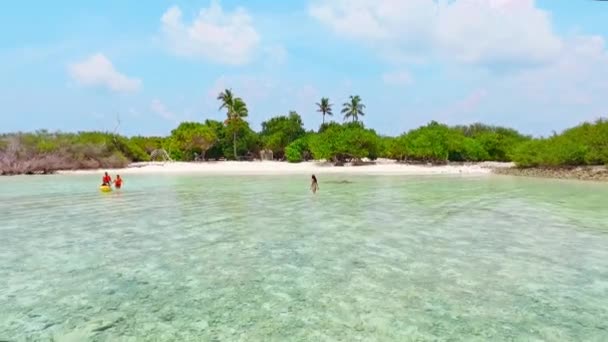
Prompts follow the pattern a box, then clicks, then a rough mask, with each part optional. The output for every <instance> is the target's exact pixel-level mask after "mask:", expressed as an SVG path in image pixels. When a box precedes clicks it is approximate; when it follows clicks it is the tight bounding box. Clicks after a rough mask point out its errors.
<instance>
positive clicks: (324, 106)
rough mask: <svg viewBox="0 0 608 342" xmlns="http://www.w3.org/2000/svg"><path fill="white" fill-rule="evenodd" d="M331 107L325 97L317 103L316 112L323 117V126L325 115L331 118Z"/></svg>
mask: <svg viewBox="0 0 608 342" xmlns="http://www.w3.org/2000/svg"><path fill="white" fill-rule="evenodd" d="M332 106H333V105H332V104H331V103H329V99H328V98H327V97H322V98H321V102H317V107H318V109H317V112H319V113H321V114H322V115H323V125H324V124H325V115H328V116H332V115H334V113H332V109H331V107H332Z"/></svg>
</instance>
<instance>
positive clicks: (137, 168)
mask: <svg viewBox="0 0 608 342" xmlns="http://www.w3.org/2000/svg"><path fill="white" fill-rule="evenodd" d="M511 165H512V164H511V163H494V162H484V163H473V164H451V165H442V166H432V165H411V164H402V163H397V162H395V161H392V160H377V161H376V162H375V164H373V165H362V166H351V165H345V166H333V165H332V164H330V163H325V162H318V161H311V162H303V163H297V164H292V163H287V162H279V161H251V162H247V161H238V162H237V161H217V162H216V161H209V162H146V163H134V164H131V165H129V166H128V167H127V168H123V169H100V170H74V171H60V172H58V173H60V174H92V173H100V172H104V171H108V172H110V173H112V174H115V173H120V174H148V173H152V174H153V173H161V174H162V173H164V174H179V173H184V174H185V173H196V174H234V175H279V174H369V175H434V174H455V175H456V174H464V175H483V174H490V173H492V169H493V168H500V167H510V166H511Z"/></svg>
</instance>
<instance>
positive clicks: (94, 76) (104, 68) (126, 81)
mask: <svg viewBox="0 0 608 342" xmlns="http://www.w3.org/2000/svg"><path fill="white" fill-rule="evenodd" d="M68 71H69V73H70V76H71V77H72V78H73V79H74V80H75V81H77V82H78V83H80V84H82V85H86V86H103V87H106V88H108V89H110V90H112V91H116V92H135V91H137V90H139V89H140V88H141V80H139V79H137V78H130V77H127V76H126V75H124V74H121V73H120V72H118V71H117V70H116V69H115V68H114V65H113V64H112V62H111V61H110V60H109V59H108V58H107V57H106V56H104V55H103V54H101V53H97V54H94V55H92V56H90V57H89V58H87V59H85V60H84V61H82V62H79V63H73V64H71V65H69V66H68Z"/></svg>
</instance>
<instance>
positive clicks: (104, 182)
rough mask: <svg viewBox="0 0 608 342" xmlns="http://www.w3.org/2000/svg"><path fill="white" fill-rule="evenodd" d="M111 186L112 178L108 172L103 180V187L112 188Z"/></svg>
mask: <svg viewBox="0 0 608 342" xmlns="http://www.w3.org/2000/svg"><path fill="white" fill-rule="evenodd" d="M110 184H112V177H110V175H109V174H108V173H107V172H106V173H105V174H104V175H103V177H102V178H101V185H102V186H104V185H106V186H110Z"/></svg>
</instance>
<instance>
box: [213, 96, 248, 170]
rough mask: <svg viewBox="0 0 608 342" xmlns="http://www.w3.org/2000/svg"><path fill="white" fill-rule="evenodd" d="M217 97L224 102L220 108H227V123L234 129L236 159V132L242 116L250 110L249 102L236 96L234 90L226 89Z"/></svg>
mask: <svg viewBox="0 0 608 342" xmlns="http://www.w3.org/2000/svg"><path fill="white" fill-rule="evenodd" d="M217 99H218V100H220V101H221V102H222V105H221V106H220V108H219V109H220V110H221V109H223V108H225V109H226V116H227V119H226V121H225V124H226V125H231V126H233V130H232V148H233V150H234V159H237V154H236V133H237V125H238V124H239V122H240V121H241V120H242V118H244V117H246V116H247V114H249V110H248V109H247V104H245V101H243V99H241V98H240V97H234V95H233V94H232V90H230V89H226V90H224V91H223V92H221V93H220V94H219V95H218V96H217Z"/></svg>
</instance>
